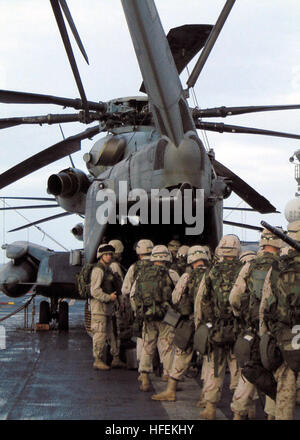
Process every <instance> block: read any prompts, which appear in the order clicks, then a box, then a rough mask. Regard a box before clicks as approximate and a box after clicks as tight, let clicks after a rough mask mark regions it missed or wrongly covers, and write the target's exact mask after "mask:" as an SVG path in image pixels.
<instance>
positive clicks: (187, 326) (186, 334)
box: [173, 320, 195, 351]
mask: <svg viewBox="0 0 300 440" xmlns="http://www.w3.org/2000/svg"><path fill="white" fill-rule="evenodd" d="M194 331H195V325H194V322H193V321H192V320H188V321H187V320H181V321H180V322H179V324H178V325H177V327H176V329H175V336H174V341H173V342H174V345H175V346H176V347H178V348H180V349H181V350H184V351H185V350H186V349H187V348H188V347H189V345H190V343H191V340H192V337H193V334H194Z"/></svg>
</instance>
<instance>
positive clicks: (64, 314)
mask: <svg viewBox="0 0 300 440" xmlns="http://www.w3.org/2000/svg"><path fill="white" fill-rule="evenodd" d="M58 329H59V330H65V331H67V330H69V304H68V303H67V302H66V301H61V302H60V303H59V306H58Z"/></svg>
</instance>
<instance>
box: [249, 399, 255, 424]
mask: <svg viewBox="0 0 300 440" xmlns="http://www.w3.org/2000/svg"><path fill="white" fill-rule="evenodd" d="M255 417H256V408H255V402H252V404H251V406H250V408H249V409H248V420H255Z"/></svg>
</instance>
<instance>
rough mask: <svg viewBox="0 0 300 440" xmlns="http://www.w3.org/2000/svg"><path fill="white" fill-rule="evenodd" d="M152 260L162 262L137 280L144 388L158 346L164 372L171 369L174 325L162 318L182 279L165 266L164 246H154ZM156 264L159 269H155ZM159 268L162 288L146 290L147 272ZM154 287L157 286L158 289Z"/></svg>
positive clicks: (158, 277) (166, 372) (165, 251)
mask: <svg viewBox="0 0 300 440" xmlns="http://www.w3.org/2000/svg"><path fill="white" fill-rule="evenodd" d="M151 261H152V262H154V261H157V262H162V263H163V265H162V266H154V265H152V267H149V269H148V270H147V273H146V272H144V274H141V276H139V277H138V279H137V280H136V287H135V304H136V309H137V315H139V314H141V315H142V316H143V320H144V324H143V334H142V336H143V351H142V357H141V360H140V364H139V372H140V373H141V380H142V385H141V387H140V390H141V391H149V377H148V375H149V373H151V372H152V371H153V356H154V353H155V349H156V346H158V350H159V353H160V357H161V361H162V364H163V367H164V373H165V374H168V373H169V368H170V364H171V358H172V351H173V339H174V328H173V327H172V326H170V325H169V324H166V323H165V322H163V314H164V312H165V311H166V310H167V309H166V307H167V305H168V304H169V305H170V304H171V294H172V290H173V288H174V286H175V285H176V283H177V281H178V280H179V276H178V274H177V273H176V272H174V271H173V270H171V269H167V268H166V267H165V264H164V262H166V261H170V254H169V251H168V249H167V248H166V247H165V246H155V247H154V248H153V250H152V253H151ZM155 268H156V269H155ZM150 271H151V272H153V273H154V272H156V276H155V279H156V281H157V283H159V286H161V287H160V288H159V291H157V287H156V288H155V289H156V291H155V292H154V293H152V292H151V293H150V292H149V291H145V287H144V286H143V283H144V280H145V278H146V276H147V274H148V273H150ZM155 289H154V290H155ZM156 294H157V297H159V298H160V300H159V301H160V302H157V301H158V300H157V299H155V298H154V297H152V295H156ZM143 295H148V300H149V301H150V302H151V305H149V304H146V301H145V299H144V296H143Z"/></svg>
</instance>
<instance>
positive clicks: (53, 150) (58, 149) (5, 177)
mask: <svg viewBox="0 0 300 440" xmlns="http://www.w3.org/2000/svg"><path fill="white" fill-rule="evenodd" d="M99 131H100V128H99V126H95V127H92V128H88V129H87V130H85V131H83V132H81V133H78V134H76V135H74V136H70V137H68V138H66V139H65V140H64V141H61V142H58V143H57V144H55V145H52V146H51V147H49V148H46V149H45V150H43V151H41V152H39V153H37V154H35V155H34V156H31V157H30V158H28V159H26V160H24V161H23V162H20V163H19V164H18V165H16V166H14V167H12V168H10V169H9V170H8V171H5V172H4V173H2V174H0V189H1V188H4V187H5V186H7V185H9V184H11V183H13V182H15V181H16V180H19V179H21V178H22V177H25V176H27V175H28V174H31V173H33V172H34V171H37V170H39V169H40V168H43V167H44V166H46V165H49V164H50V163H53V162H55V161H56V160H58V159H62V158H63V157H65V156H68V155H70V154H72V153H75V151H79V150H80V143H81V141H82V140H83V139H87V138H91V137H93V136H95V134H98V133H99Z"/></svg>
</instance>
